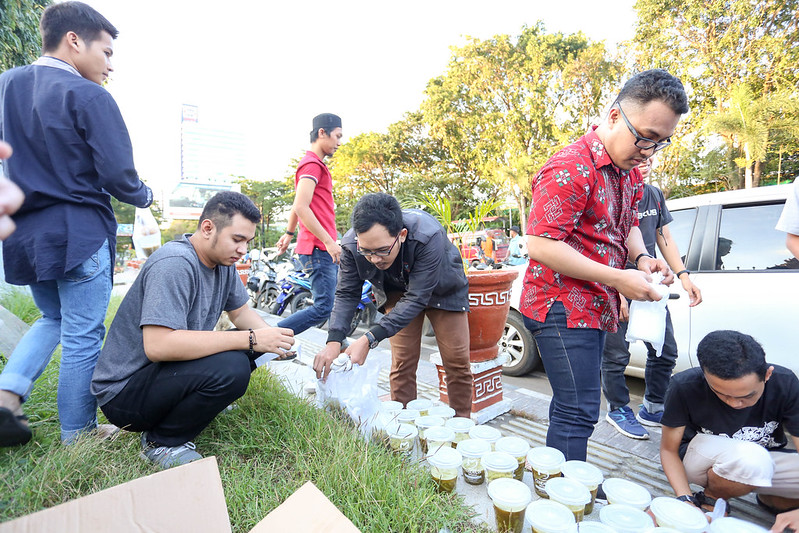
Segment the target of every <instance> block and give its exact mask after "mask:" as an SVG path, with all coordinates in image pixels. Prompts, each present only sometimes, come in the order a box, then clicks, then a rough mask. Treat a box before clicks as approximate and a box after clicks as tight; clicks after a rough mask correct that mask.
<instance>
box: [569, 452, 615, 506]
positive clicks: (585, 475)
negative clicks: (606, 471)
mask: <svg viewBox="0 0 799 533" xmlns="http://www.w3.org/2000/svg"><path fill="white" fill-rule="evenodd" d="M562 471H563V477H567V478H569V479H573V480H575V481H578V482H580V483H582V484H583V485H585V487H586V488H587V489H588V490H589V491H590V492H591V501H590V502H589V503H588V504H587V505H586V506H585V514H586V515H589V514H591V513H592V512H594V502H595V501H596V491H597V488H598V487H599V484H600V483H602V481H603V480H604V479H605V476H603V475H602V471H601V470H599V469H598V468H597V467H595V466H594V465H589V464H588V463H586V462H585V461H566V462H565V463H563V468H562Z"/></svg>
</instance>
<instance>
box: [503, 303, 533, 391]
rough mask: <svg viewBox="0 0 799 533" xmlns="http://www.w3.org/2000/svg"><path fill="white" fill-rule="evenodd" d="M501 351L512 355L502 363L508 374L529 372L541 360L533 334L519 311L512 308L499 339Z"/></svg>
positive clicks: (518, 374) (520, 374)
mask: <svg viewBox="0 0 799 533" xmlns="http://www.w3.org/2000/svg"><path fill="white" fill-rule="evenodd" d="M499 351H500V353H502V352H505V353H507V354H508V355H509V356H510V360H509V361H508V362H507V363H505V364H504V365H502V373H503V374H505V375H508V376H523V375H525V374H528V373H530V372H531V371H533V370H534V369H535V368H536V367H537V366H538V364H539V363H540V362H541V358H540V357H539V355H538V348H537V347H536V345H535V342H534V341H533V335H532V334H531V333H530V330H528V329H527V328H526V327H525V326H524V321H523V320H522V315H521V314H520V313H519V312H518V311H515V310H513V309H511V310H510V311H509V312H508V319H507V321H506V322H505V331H504V333H503V334H502V338H501V339H500V340H499Z"/></svg>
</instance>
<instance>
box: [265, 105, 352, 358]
mask: <svg viewBox="0 0 799 533" xmlns="http://www.w3.org/2000/svg"><path fill="white" fill-rule="evenodd" d="M341 137H342V133H341V118H339V117H338V116H337V115H333V114H332V113H322V114H321V115H317V116H315V117H314V119H313V131H311V149H310V150H308V151H307V152H306V153H305V157H303V158H302V161H300V164H299V165H298V166H297V172H296V174H295V176H294V187H295V191H296V195H295V196H294V205H293V206H292V208H291V214H290V215H289V221H288V225H287V227H286V233H285V235H283V236H282V237H280V240H278V242H277V248H278V253H283V252H285V251H286V248H288V245H289V243H290V242H291V238H292V237H293V236H294V232H295V229H296V228H297V223H298V221H299V226H300V235H299V237H297V247H296V249H295V250H296V253H297V254H298V255H299V258H300V262H301V263H302V265H303V269H305V270H306V271H307V272H309V273H310V277H311V293H312V294H313V300H314V303H313V306H312V307H307V308H305V309H303V310H301V311H298V312H296V313H294V314H292V315H291V316H289V317H288V318H285V319H283V320H281V321H280V322H278V327H281V328H290V329H292V330H294V334H295V335H296V334H298V333H302V332H303V331H305V330H306V329H308V328H310V327H313V326H318V325H320V324H322V323H323V322H324V321H326V320H327V319H328V317H329V316H330V311H332V310H333V298H334V296H335V292H336V276H337V275H338V262H339V257H340V256H341V247H340V246H339V245H338V244H337V243H336V236H337V232H336V215H335V213H334V211H333V210H334V207H335V204H334V202H333V179H332V177H331V176H330V171H329V170H328V168H327V165H325V163H324V161H323V159H324V158H325V157H328V156H332V155H333V154H334V153H335V152H336V150H337V149H338V147H339V145H340V144H341ZM293 357H295V355H293V354H291V355H288V356H285V357H280V358H278V360H286V359H289V358H293Z"/></svg>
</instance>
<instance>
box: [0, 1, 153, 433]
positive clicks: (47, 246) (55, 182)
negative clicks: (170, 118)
mask: <svg viewBox="0 0 799 533" xmlns="http://www.w3.org/2000/svg"><path fill="white" fill-rule="evenodd" d="M40 29H41V33H42V44H43V46H42V49H43V55H42V57H40V58H39V59H37V60H36V61H35V62H34V63H33V64H32V65H27V66H23V67H19V68H14V69H11V70H8V71H6V72H4V73H3V75H2V76H0V139H2V140H3V141H6V142H8V143H10V144H11V145H12V146H13V147H14V157H13V158H11V159H9V160H8V161H6V162H5V163H4V164H3V170H4V172H5V174H6V176H7V177H8V178H9V179H10V180H11V181H13V182H14V183H16V184H17V185H18V186H19V187H20V189H22V191H23V192H24V193H25V202H24V203H23V204H22V207H21V208H20V209H19V211H18V212H17V213H16V215H15V217H14V222H15V223H16V225H17V231H16V233H14V234H13V235H11V236H10V237H9V238H8V239H7V240H6V241H5V242H4V244H3V258H4V264H5V276H6V280H7V281H8V282H9V283H11V284H13V285H30V289H31V293H32V294H33V299H34V300H35V301H36V305H37V307H38V308H39V309H40V310H41V312H42V318H40V319H39V320H38V321H37V322H36V323H35V324H34V325H33V327H31V329H30V330H29V331H28V333H27V334H25V336H24V337H23V338H22V339H21V340H20V342H19V344H18V345H17V347H16V348H15V349H14V352H13V353H12V354H11V357H10V358H9V359H8V363H7V364H6V366H5V368H4V369H3V373H2V374H1V375H0V446H12V445H17V444H23V443H25V442H27V441H28V440H30V438H31V431H30V429H29V428H28V424H27V421H26V418H25V415H24V414H23V413H22V407H21V402H24V401H25V400H26V399H27V398H28V395H30V393H31V390H32V389H33V383H34V382H35V381H36V379H37V378H38V377H39V376H40V375H41V374H42V372H43V371H44V368H45V367H46V366H47V363H48V362H49V361H50V357H51V356H52V354H53V350H55V348H56V346H57V345H58V344H59V343H60V344H61V368H60V370H59V379H58V416H59V420H60V422H61V439H62V440H63V441H64V442H71V441H73V440H74V439H75V438H76V437H77V436H78V435H79V434H80V433H82V432H86V431H90V430H92V429H94V428H95V427H96V425H97V401H96V400H95V398H94V396H93V395H92V393H91V392H90V391H89V384H90V382H91V378H92V372H93V371H94V366H95V363H96V362H97V357H98V355H99V354H100V346H101V345H102V342H103V336H104V334H105V327H104V326H103V321H104V319H105V313H106V310H107V308H108V300H109V298H110V296H111V283H112V281H111V272H112V271H111V269H112V266H113V264H114V261H113V257H114V250H115V243H116V229H117V222H116V219H115V218H114V211H113V209H112V208H111V195H112V194H113V195H114V196H115V197H116V198H118V199H119V200H120V201H122V202H126V203H129V204H133V205H135V206H137V207H147V206H149V205H150V204H151V203H152V199H153V194H152V191H150V189H149V188H148V187H147V186H146V185H145V184H144V183H142V181H141V180H140V179H139V176H138V175H137V173H136V169H135V168H134V166H133V151H132V148H131V144H130V138H129V137H128V131H127V129H126V128H125V122H124V121H123V120H122V115H121V114H120V112H119V108H118V107H117V105H116V102H114V99H113V98H112V97H111V95H110V94H109V93H108V91H106V90H105V89H104V88H103V87H102V84H103V82H104V81H105V80H106V79H107V78H108V74H109V73H110V72H111V71H112V70H113V68H112V66H111V56H112V55H113V53H114V39H115V38H116V36H117V33H118V32H117V30H116V28H114V26H113V25H111V23H110V22H108V20H106V18H105V17H103V16H102V15H101V14H100V13H98V12H97V11H95V10H94V9H93V8H91V7H89V6H88V5H86V4H83V3H81V2H62V3H58V4H53V5H51V6H50V7H48V8H47V9H46V10H45V12H44V14H43V15H42V20H41V24H40Z"/></svg>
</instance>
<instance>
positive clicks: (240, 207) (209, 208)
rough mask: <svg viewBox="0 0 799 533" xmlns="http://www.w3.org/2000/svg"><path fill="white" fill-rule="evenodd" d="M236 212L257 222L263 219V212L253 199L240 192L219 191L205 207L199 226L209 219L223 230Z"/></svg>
mask: <svg viewBox="0 0 799 533" xmlns="http://www.w3.org/2000/svg"><path fill="white" fill-rule="evenodd" d="M236 214H239V215H241V216H243V217H244V218H246V219H247V220H249V221H250V222H253V223H255V224H257V223H258V222H260V221H261V212H260V211H259V210H258V208H257V207H255V204H254V203H252V200H250V199H249V198H247V197H246V196H244V195H243V194H241V193H240V192H235V191H222V192H218V193H216V194H215V195H214V196H212V197H211V199H210V200H208V202H207V203H206V204H205V207H203V212H202V214H201V215H200V221H199V222H198V224H197V227H198V228H199V227H200V224H202V222H203V220H205V219H209V220H210V221H211V222H213V223H214V226H216V228H217V229H218V230H221V229H222V228H226V227H227V226H229V225H230V224H231V222H232V220H233V216H234V215H236Z"/></svg>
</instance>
